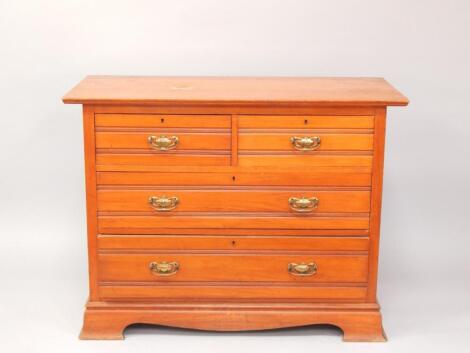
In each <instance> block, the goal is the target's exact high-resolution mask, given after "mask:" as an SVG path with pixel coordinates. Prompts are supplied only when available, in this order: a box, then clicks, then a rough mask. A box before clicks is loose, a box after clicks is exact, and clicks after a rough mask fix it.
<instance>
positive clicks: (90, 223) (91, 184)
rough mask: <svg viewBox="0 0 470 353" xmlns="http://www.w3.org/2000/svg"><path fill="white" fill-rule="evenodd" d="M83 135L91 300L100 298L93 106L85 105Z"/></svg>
mask: <svg viewBox="0 0 470 353" xmlns="http://www.w3.org/2000/svg"><path fill="white" fill-rule="evenodd" d="M83 136H84V147H85V151H84V152H85V185H86V212H87V240H88V276H89V291H90V297H89V298H90V300H98V253H97V239H96V235H97V233H98V222H97V206H96V173H95V171H94V170H95V164H96V157H95V124H94V111H93V107H92V106H87V105H85V106H83Z"/></svg>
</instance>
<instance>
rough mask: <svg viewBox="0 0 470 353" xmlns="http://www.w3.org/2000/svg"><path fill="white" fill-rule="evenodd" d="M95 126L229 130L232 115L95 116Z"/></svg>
mask: <svg viewBox="0 0 470 353" xmlns="http://www.w3.org/2000/svg"><path fill="white" fill-rule="evenodd" d="M95 126H96V127H97V128H100V127H117V128H126V127H127V128H203V129H207V128H212V129H229V128H230V127H231V116H230V115H173V114H95Z"/></svg>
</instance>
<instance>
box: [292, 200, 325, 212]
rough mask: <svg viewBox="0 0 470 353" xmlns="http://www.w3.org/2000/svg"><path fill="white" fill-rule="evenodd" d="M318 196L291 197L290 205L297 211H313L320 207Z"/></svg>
mask: <svg viewBox="0 0 470 353" xmlns="http://www.w3.org/2000/svg"><path fill="white" fill-rule="evenodd" d="M319 202H320V200H319V199H318V197H310V198H308V197H290V198H289V206H290V208H291V210H292V211H295V212H312V211H313V210H314V209H316V208H317V207H318V203H319Z"/></svg>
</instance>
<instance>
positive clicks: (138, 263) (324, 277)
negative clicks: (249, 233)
mask: <svg viewBox="0 0 470 353" xmlns="http://www.w3.org/2000/svg"><path fill="white" fill-rule="evenodd" d="M98 262H99V268H100V271H99V280H100V282H155V283H158V282H292V283H314V282H318V283H365V282H366V281H367V271H368V266H367V265H368V258H367V255H313V254H310V255H307V254H304V255H279V254H275V255H247V254H234V253H230V254H225V255H218V254H181V253H179V254H178V253H174V254H168V253H165V254H100V255H99V256H98Z"/></svg>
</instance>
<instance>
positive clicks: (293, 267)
mask: <svg viewBox="0 0 470 353" xmlns="http://www.w3.org/2000/svg"><path fill="white" fill-rule="evenodd" d="M317 270H318V268H317V264H316V263H314V262H310V263H308V264H306V263H303V262H302V263H300V264H297V263H295V262H291V263H290V264H289V265H287V271H289V273H290V274H291V275H294V276H312V275H314V274H315V273H317Z"/></svg>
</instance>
